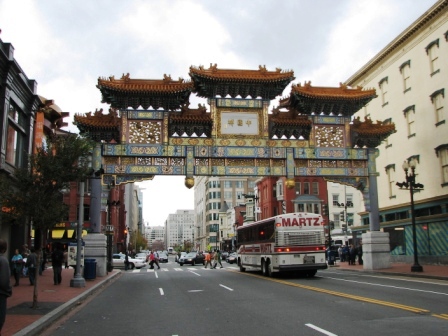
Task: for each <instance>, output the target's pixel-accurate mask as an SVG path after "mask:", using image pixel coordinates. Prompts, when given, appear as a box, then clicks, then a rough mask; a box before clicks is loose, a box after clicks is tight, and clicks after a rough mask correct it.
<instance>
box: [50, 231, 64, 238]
mask: <svg viewBox="0 0 448 336" xmlns="http://www.w3.org/2000/svg"><path fill="white" fill-rule="evenodd" d="M64 233H65V230H52V231H51V238H53V239H61V238H62V237H63V236H64Z"/></svg>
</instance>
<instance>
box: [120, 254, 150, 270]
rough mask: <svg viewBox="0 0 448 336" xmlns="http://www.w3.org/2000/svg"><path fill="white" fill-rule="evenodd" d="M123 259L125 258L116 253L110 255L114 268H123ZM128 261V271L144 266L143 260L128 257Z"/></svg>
mask: <svg viewBox="0 0 448 336" xmlns="http://www.w3.org/2000/svg"><path fill="white" fill-rule="evenodd" d="M125 258H126V256H125V255H124V254H122V253H116V254H114V255H112V263H113V265H114V267H117V268H124V261H125ZM128 261H129V269H134V268H142V267H145V266H146V260H144V259H140V258H131V257H130V256H128Z"/></svg>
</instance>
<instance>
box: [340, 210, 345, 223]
mask: <svg viewBox="0 0 448 336" xmlns="http://www.w3.org/2000/svg"><path fill="white" fill-rule="evenodd" d="M339 221H341V222H345V216H344V211H341V212H340V213H339Z"/></svg>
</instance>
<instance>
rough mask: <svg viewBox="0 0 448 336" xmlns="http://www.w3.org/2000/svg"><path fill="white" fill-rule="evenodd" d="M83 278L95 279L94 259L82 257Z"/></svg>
mask: <svg viewBox="0 0 448 336" xmlns="http://www.w3.org/2000/svg"><path fill="white" fill-rule="evenodd" d="M84 279H86V280H93V279H96V259H84Z"/></svg>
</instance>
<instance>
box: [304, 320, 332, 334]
mask: <svg viewBox="0 0 448 336" xmlns="http://www.w3.org/2000/svg"><path fill="white" fill-rule="evenodd" d="M305 325H306V326H307V327H308V328H311V329H314V330H316V331H319V332H320V333H322V334H324V335H328V336H338V335H336V334H333V333H331V332H329V331H326V330H325V329H322V328H319V327H316V326H315V325H314V324H311V323H307V324H305Z"/></svg>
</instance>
